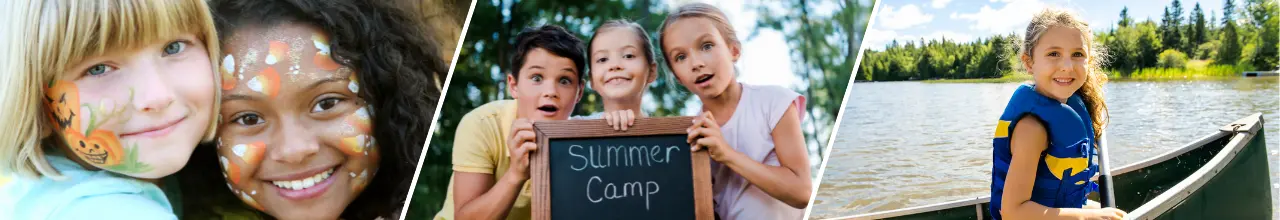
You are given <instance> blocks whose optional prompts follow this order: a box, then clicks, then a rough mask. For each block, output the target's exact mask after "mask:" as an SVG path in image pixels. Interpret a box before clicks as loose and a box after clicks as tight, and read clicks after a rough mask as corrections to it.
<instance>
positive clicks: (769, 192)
mask: <svg viewBox="0 0 1280 220" xmlns="http://www.w3.org/2000/svg"><path fill="white" fill-rule="evenodd" d="M659 45H660V46H659V47H660V48H662V54H663V57H664V58H665V59H666V60H667V64H668V66H669V67H670V68H671V70H672V72H674V73H675V74H674V75H675V76H676V79H677V80H678V81H679V82H680V84H681V85H683V86H684V87H685V88H687V89H689V91H690V92H692V93H693V94H695V95H697V96H698V99H699V100H701V101H702V111H703V112H702V114H700V115H699V116H698V117H697V119H695V120H694V122H693V126H691V127H690V128H689V130H690V132H689V139H688V141H689V142H690V143H691V145H693V148H694V150H700V149H706V150H707V151H708V152H709V153H710V155H711V159H712V160H714V162H713V163H712V164H711V172H712V178H713V181H712V183H713V184H712V192H713V193H714V194H715V195H714V198H715V199H714V200H715V203H716V208H715V210H716V214H717V215H719V216H720V217H722V218H725V219H740V218H753V219H755V218H758V219H799V218H801V217H802V215H803V214H804V211H803V209H804V208H805V207H807V206H808V205H809V204H808V201H809V193H810V192H811V189H812V188H813V186H812V184H811V180H810V179H809V158H808V153H807V151H806V150H805V143H804V134H803V133H802V132H801V131H800V123H801V121H802V118H804V106H805V104H804V101H805V98H804V96H801V95H800V94H797V93H796V92H794V91H791V90H790V89H786V88H782V87H779V86H760V85H750V84H745V83H739V82H737V81H736V80H735V78H736V75H737V73H736V72H737V71H736V70H735V69H734V66H733V65H734V63H735V62H737V60H738V57H739V56H740V55H741V51H742V44H741V43H740V42H739V41H738V38H737V36H736V34H735V32H734V30H733V27H732V26H730V25H729V23H728V19H727V18H726V17H725V15H724V13H723V12H721V11H720V10H719V9H717V8H715V7H714V6H711V5H708V4H703V3H693V4H688V5H684V6H681V7H680V8H679V9H677V10H676V11H675V12H674V13H672V14H671V15H669V16H667V19H666V21H664V22H663V24H662V32H661V37H660V38H659Z"/></svg>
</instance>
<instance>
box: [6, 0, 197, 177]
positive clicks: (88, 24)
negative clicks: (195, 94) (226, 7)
mask: <svg viewBox="0 0 1280 220" xmlns="http://www.w3.org/2000/svg"><path fill="white" fill-rule="evenodd" d="M6 2H7V5H4V6H3V8H4V9H3V10H4V11H3V12H2V13H3V18H2V19H0V20H3V21H2V22H3V23H2V25H0V29H2V30H3V31H0V53H3V55H2V56H0V72H3V73H4V74H0V88H2V89H0V103H5V106H6V107H4V108H0V124H2V125H4V127H5V131H0V160H2V161H0V175H5V174H11V173H13V174H17V175H19V176H23V177H32V178H37V177H41V176H47V177H52V178H58V179H60V178H61V177H62V176H61V174H59V173H58V172H57V171H56V170H54V169H53V168H52V167H51V166H50V165H49V162H48V161H47V160H45V155H44V151H43V150H42V148H43V147H42V146H45V145H49V144H52V143H60V142H61V141H56V140H52V139H47V140H41V139H42V138H44V137H47V136H48V135H49V131H51V130H52V129H53V125H52V124H51V122H50V121H49V120H48V118H47V116H46V111H48V109H46V107H45V106H44V105H43V104H42V103H41V102H40V98H41V97H43V96H44V92H45V91H44V89H45V86H43V85H47V84H48V83H49V82H51V81H52V80H58V79H59V77H58V75H60V73H62V72H65V71H68V68H71V66H72V65H75V64H77V63H79V62H83V61H84V60H85V59H87V58H91V57H94V56H100V55H103V54H106V53H107V52H110V51H119V50H131V49H136V48H140V47H143V46H146V45H147V44H149V43H153V42H156V41H161V40H167V39H171V38H174V37H176V36H177V35H179V34H183V33H195V34H196V37H197V38H199V39H200V40H201V41H202V42H204V44H205V47H206V50H207V51H208V53H209V61H210V64H212V65H210V66H211V67H212V68H211V69H210V71H212V72H213V73H216V72H217V71H216V68H217V67H218V66H219V65H218V59H217V58H216V57H217V55H218V54H219V53H220V52H219V50H218V38H217V32H215V30H214V26H213V18H212V16H211V15H210V12H209V7H208V5H206V4H205V2H204V1H202V0H180V1H150V0H120V1H58V0H46V1H39V0H33V1H6ZM211 77H213V79H214V85H218V84H220V83H221V82H220V81H221V79H220V77H217V75H211ZM220 93H221V91H220V90H219V89H217V88H214V94H215V98H214V105H213V109H214V110H215V111H214V114H211V115H210V117H211V118H212V120H211V121H210V125H209V128H208V131H207V133H206V134H205V136H204V138H203V139H202V140H203V141H211V140H213V137H214V135H215V132H217V129H216V126H217V124H218V114H217V111H216V109H218V108H219V107H218V106H219V105H220V104H221V103H220V102H221V101H220V100H221V99H220V98H216V97H217V96H220ZM10 129H12V130H10ZM42 142H45V143H42Z"/></svg>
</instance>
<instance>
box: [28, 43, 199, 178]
mask: <svg viewBox="0 0 1280 220" xmlns="http://www.w3.org/2000/svg"><path fill="white" fill-rule="evenodd" d="M214 77H218V75H216V74H215V73H214V68H213V65H212V60H211V59H210V58H209V55H208V52H207V51H206V50H205V47H204V45H203V43H202V42H201V41H199V40H198V39H197V38H196V37H195V36H194V35H192V34H182V35H178V36H177V37H176V38H174V39H169V40H165V41H158V42H153V43H150V44H144V45H143V46H141V47H138V48H136V49H132V50H128V51H110V50H109V51H107V53H105V54H101V55H97V56H91V57H88V58H86V59H85V60H83V61H80V62H78V63H75V64H73V65H69V66H68V67H67V70H66V71H65V72H62V73H59V75H57V76H56V77H54V78H55V79H54V80H51V81H49V82H48V84H47V86H46V87H45V88H44V97H43V100H42V101H43V102H44V104H45V110H46V112H45V114H46V115H47V116H48V117H49V119H50V120H51V121H52V122H53V123H52V124H53V129H54V132H53V135H52V136H51V137H50V138H55V139H58V140H61V143H64V144H62V145H59V146H58V148H60V149H61V150H62V152H63V153H64V154H65V156H66V157H68V158H69V159H72V160H74V161H76V162H77V163H79V164H80V165H81V166H83V167H85V168H87V169H90V170H96V169H104V170H108V171H112V172H116V173H120V174H124V175H128V176H132V177H136V178H142V179H154V178H159V177H164V176H168V175H170V174H173V173H174V172H177V171H178V170H180V169H182V167H184V166H185V165H186V163H187V159H189V158H190V157H191V152H192V151H193V150H194V149H195V147H196V144H197V143H199V142H200V140H201V138H202V137H203V136H204V135H205V134H206V133H207V131H208V128H209V123H210V122H211V121H212V119H213V116H214V115H213V101H214V98H215V97H214V91H216V90H217V89H218V88H217V87H216V86H215V85H214V82H215V80H214V79H215V78H214Z"/></svg>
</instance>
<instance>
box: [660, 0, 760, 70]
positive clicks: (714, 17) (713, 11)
mask: <svg viewBox="0 0 1280 220" xmlns="http://www.w3.org/2000/svg"><path fill="white" fill-rule="evenodd" d="M685 18H705V19H707V20H710V21H711V24H712V25H714V26H716V31H719V32H720V36H721V37H723V38H724V41H725V43H727V44H729V47H730V48H734V49H738V50H741V49H742V42H740V41H738V34H737V33H738V32H737V31H734V30H733V25H729V19H728V17H727V16H725V15H724V12H723V11H720V9H719V8H716V6H712V5H710V4H707V3H701V2H698V3H690V4H686V5H682V6H680V8H677V9H676V11H675V12H672V13H671V14H670V15H667V19H666V20H664V21H662V27H660V28H658V29H659V33H658V50H661V51H662V57H663V58H666V56H667V50H666V47H665V46H664V45H665V44H666V42H665V40H666V39H667V28H668V27H671V24H672V23H676V21H679V20H680V19H685ZM667 68H668V70H670V68H672V67H671V65H667Z"/></svg>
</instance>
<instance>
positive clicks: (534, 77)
mask: <svg viewBox="0 0 1280 220" xmlns="http://www.w3.org/2000/svg"><path fill="white" fill-rule="evenodd" d="M529 79H531V80H533V82H542V75H533V76H530V77H529Z"/></svg>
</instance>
